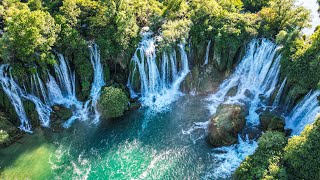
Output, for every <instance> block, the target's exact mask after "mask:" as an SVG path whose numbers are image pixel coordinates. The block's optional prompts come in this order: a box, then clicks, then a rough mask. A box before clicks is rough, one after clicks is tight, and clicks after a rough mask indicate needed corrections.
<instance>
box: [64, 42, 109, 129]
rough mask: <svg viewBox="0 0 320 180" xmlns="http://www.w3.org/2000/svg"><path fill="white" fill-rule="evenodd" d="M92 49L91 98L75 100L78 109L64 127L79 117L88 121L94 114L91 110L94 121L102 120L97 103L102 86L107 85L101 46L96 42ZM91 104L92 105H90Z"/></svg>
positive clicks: (95, 122)
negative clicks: (80, 100) (83, 101)
mask: <svg viewBox="0 0 320 180" xmlns="http://www.w3.org/2000/svg"><path fill="white" fill-rule="evenodd" d="M89 50H90V62H91V64H92V66H93V76H94V77H93V83H92V86H91V91H90V98H89V100H87V101H86V102H85V103H80V104H79V103H78V101H72V102H74V105H75V107H76V109H75V110H74V112H73V116H72V117H71V118H70V119H69V120H67V121H66V122H65V123H64V125H63V126H64V127H65V128H68V127H70V126H71V125H72V123H73V122H74V121H75V120H77V119H79V120H82V121H86V120H88V119H89V117H90V116H91V115H92V114H91V113H90V112H91V111H93V112H94V115H93V120H92V123H94V124H97V123H98V122H99V120H100V113H99V112H98V110H97V103H98V100H99V98H100V91H101V88H102V86H104V85H105V82H104V75H103V67H102V64H101V60H100V51H99V47H98V45H96V44H93V45H91V46H89ZM89 105H90V106H89Z"/></svg>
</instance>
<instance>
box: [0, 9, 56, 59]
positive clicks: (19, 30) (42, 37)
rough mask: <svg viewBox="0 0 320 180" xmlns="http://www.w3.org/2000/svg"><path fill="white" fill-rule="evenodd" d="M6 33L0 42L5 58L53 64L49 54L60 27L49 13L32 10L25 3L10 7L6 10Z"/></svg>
mask: <svg viewBox="0 0 320 180" xmlns="http://www.w3.org/2000/svg"><path fill="white" fill-rule="evenodd" d="M5 25H6V28H5V32H4V34H3V37H2V38H1V39H0V44H1V45H2V48H1V50H0V52H1V55H2V58H3V59H5V60H7V61H13V60H14V59H15V58H17V59H19V60H21V61H23V62H25V63H33V62H34V61H35V60H38V63H52V62H53V61H52V59H53V56H52V54H51V52H50V50H51V49H52V47H53V45H54V44H55V42H56V38H57V33H58V32H59V30H60V26H59V25H57V24H56V23H55V21H54V19H53V18H52V17H51V15H50V14H49V13H48V12H44V11H41V10H35V11H31V10H30V9H29V7H28V6H26V5H25V4H22V3H21V4H18V7H15V6H12V7H8V9H7V10H6V11H5Z"/></svg>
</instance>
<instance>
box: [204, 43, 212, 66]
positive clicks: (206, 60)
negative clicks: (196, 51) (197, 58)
mask: <svg viewBox="0 0 320 180" xmlns="http://www.w3.org/2000/svg"><path fill="white" fill-rule="evenodd" d="M210 46H211V40H210V41H209V42H208V45H207V49H206V56H205V60H204V64H203V65H207V64H208V63H209V53H210Z"/></svg>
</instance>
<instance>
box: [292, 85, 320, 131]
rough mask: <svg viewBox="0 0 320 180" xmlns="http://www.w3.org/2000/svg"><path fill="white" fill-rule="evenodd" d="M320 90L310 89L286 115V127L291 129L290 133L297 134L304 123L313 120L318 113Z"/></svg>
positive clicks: (309, 122) (319, 109) (301, 129)
mask: <svg viewBox="0 0 320 180" xmlns="http://www.w3.org/2000/svg"><path fill="white" fill-rule="evenodd" d="M318 96H320V91H319V90H317V91H314V92H312V91H310V92H309V93H308V94H307V95H306V96H305V97H304V98H303V99H302V100H301V101H300V102H299V103H298V104H297V105H296V106H295V107H294V108H293V109H292V110H291V112H290V113H289V115H288V116H287V117H286V128H288V129H292V130H293V131H292V135H299V134H300V133H301V132H302V131H303V129H304V128H305V126H306V125H308V124H311V123H313V122H314V120H315V118H316V115H317V114H318V113H320V106H319V101H318V99H317V98H318Z"/></svg>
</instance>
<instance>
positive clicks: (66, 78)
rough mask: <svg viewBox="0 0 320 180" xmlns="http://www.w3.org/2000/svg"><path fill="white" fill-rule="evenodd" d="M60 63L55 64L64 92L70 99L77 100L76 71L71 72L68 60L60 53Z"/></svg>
mask: <svg viewBox="0 0 320 180" xmlns="http://www.w3.org/2000/svg"><path fill="white" fill-rule="evenodd" d="M58 59H59V64H58V63H56V64H55V65H54V70H55V73H56V77H57V79H58V82H59V84H60V87H61V90H62V92H63V93H64V94H65V96H66V97H67V98H69V99H72V100H75V99H77V98H76V93H75V89H76V88H75V73H74V72H71V70H70V67H69V64H68V62H67V61H66V60H65V59H64V56H63V55H62V54H58Z"/></svg>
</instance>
